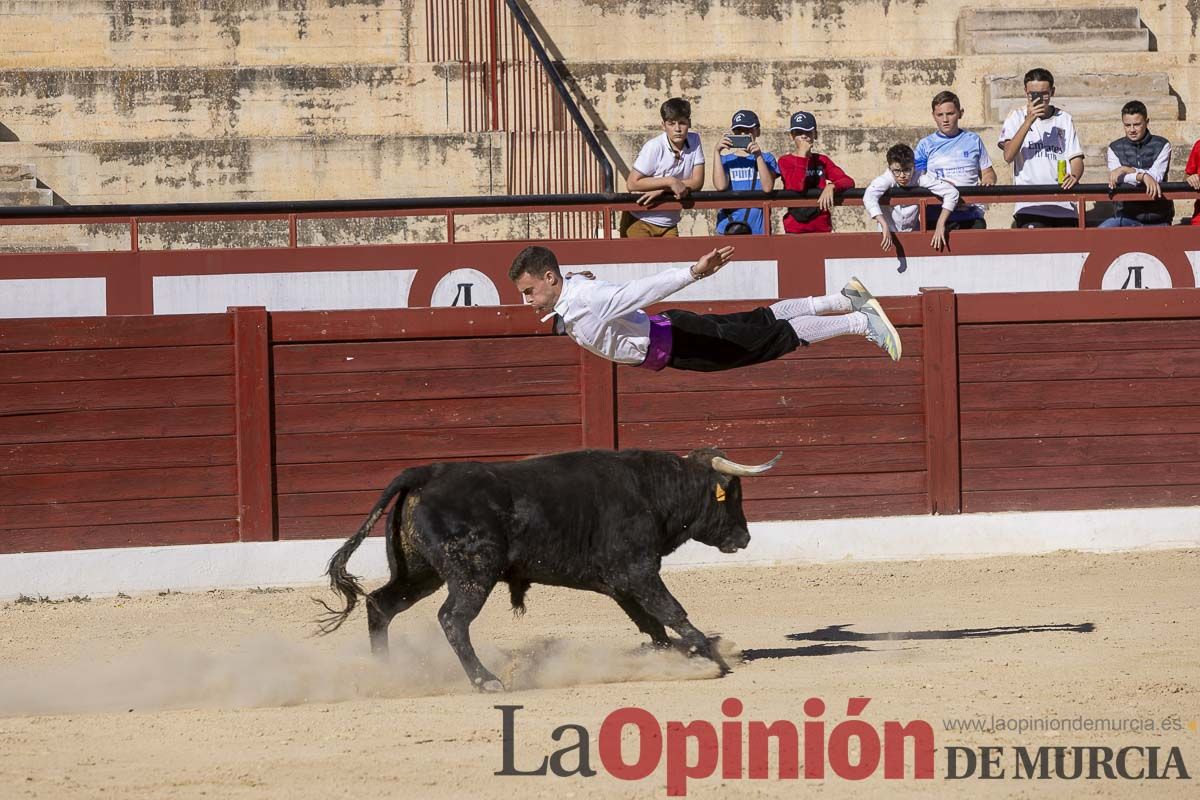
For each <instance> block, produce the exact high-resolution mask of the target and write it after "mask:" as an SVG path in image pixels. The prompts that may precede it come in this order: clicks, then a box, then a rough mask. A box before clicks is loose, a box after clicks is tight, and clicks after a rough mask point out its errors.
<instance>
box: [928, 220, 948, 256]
mask: <svg viewBox="0 0 1200 800" xmlns="http://www.w3.org/2000/svg"><path fill="white" fill-rule="evenodd" d="M929 245H930V247H932V248H933V249H934V250H939V251H940V250H944V249H945V247H946V223H945V222H943V221H942V220H940V219H939V220H938V223H937V227H936V228H934V230H933V238H932V239H931V240H930V241H929Z"/></svg>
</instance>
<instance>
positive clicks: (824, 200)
mask: <svg viewBox="0 0 1200 800" xmlns="http://www.w3.org/2000/svg"><path fill="white" fill-rule="evenodd" d="M817 208H819V209H821V210H822V211H831V210H833V184H832V183H826V184H825V188H824V189H822V190H821V196H820V197H819V198H817Z"/></svg>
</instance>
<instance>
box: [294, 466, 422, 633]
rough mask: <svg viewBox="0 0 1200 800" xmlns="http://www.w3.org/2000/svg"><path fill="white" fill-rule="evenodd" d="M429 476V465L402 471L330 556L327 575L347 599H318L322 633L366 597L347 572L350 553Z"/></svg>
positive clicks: (337, 625) (339, 622)
mask: <svg viewBox="0 0 1200 800" xmlns="http://www.w3.org/2000/svg"><path fill="white" fill-rule="evenodd" d="M428 477H429V471H428V468H427V467H418V468H415V469H406V470H404V472H401V473H400V474H399V475H398V476H396V479H395V480H393V481H392V482H391V483H390V484H388V487H387V488H386V489H384V490H383V495H382V496H381V497H380V498H379V502H377V503H376V504H375V507H374V508H372V509H371V513H369V514H368V515H367V519H366V521H364V522H363V524H362V526H361V527H360V528H359V529H358V531H357V532H356V533H355V534H354V535H353V536H351V537H350V538H349V539H347V540H346V543H345V544H343V545H342V546H341V547H339V548H338V551H337V552H336V553H334V554H333V558H331V559H329V568H328V569H326V570H325V574H326V575H328V576H329V588H331V589H333V591H334V592H335V593H337V594H340V595H341V596H342V599H343V600H344V601H345V607H344V608H340V609H338V608H334V607H332V606H330V605H329V604H328V603H326V602H325V601H324V600H317V601H316V602H317V603H319V604H320V605H321V606H323V607H324V608H325V611H326V612H328V613H326V614H323V615H321V616H320V617H318V618H317V628H318V633H319V634H320V635H322V636H323V635H325V634H327V633H333V632H334V631H336V630H337V629H338V628H340V627H342V623H343V622H345V621H346V618H347V617H349V616H350V613H351V612H352V611H354V609H355V607H356V606H357V605H358V598H359V597H364V596H366V594H367V593H366V590H364V589H363V587H362V584H361V583H359V582H358V578H356V577H355V576H353V575H351V574H350V573H349V572H347V571H346V564H347V563H348V562H349V561H350V556H352V555H354V551H355V550H357V549H358V546H359V545H360V544H362V542H363V539H366V538H367V534H369V533H370V532H371V528H373V527H375V523H376V522H378V521H379V518H380V517H381V516H383V513H384V512H385V511H386V510H387V507H388V505H390V504H391V502H392V500H393V499H394V498H397V497H399V501H398V503H397V504H398V505H403V503H404V497H405V495H407V494H408V492H409V490H411V489H415V488H418V487H420V486H422V485H424V483H425V481H426V480H427V479H428Z"/></svg>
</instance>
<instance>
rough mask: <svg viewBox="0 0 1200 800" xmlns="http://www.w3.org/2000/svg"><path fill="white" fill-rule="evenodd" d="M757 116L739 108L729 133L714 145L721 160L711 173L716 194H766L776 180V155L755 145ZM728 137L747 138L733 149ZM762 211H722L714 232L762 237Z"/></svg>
mask: <svg viewBox="0 0 1200 800" xmlns="http://www.w3.org/2000/svg"><path fill="white" fill-rule="evenodd" d="M760 132H761V129H760V128H759V125H758V115H757V114H755V113H754V112H753V111H749V110H747V109H742V110H741V111H739V112H737V113H736V114H734V115H733V120H732V121H731V122H730V123H729V133H727V134H725V135H724V136H722V137H721V141H720V142H718V143H717V155H718V156H719V157H720V159H721V161H720V164H719V165H718V168H717V169H716V170H714V171H713V188H714V189H716V190H717V191H718V192H725V191H732V192H754V191H759V192H769V191H771V190H772V189H773V188H775V179H776V178H778V177H779V162H777V161H776V160H775V156H774V155H772V154H771V153H768V152H765V151H764V150H762V148H760V147H759V146H758V135H759V133H760ZM730 136H749V137H750V144H749V145H747V146H746V147H745V149H735V148H734V147H733V143H732V142H731V141H730V139H729V137H730ZM762 232H763V213H762V209H761V208H735V209H729V208H723V209H721V210H720V211H718V212H717V233H719V234H722V235H736V234H743V235H744V234H761V233H762Z"/></svg>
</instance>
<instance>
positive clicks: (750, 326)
mask: <svg viewBox="0 0 1200 800" xmlns="http://www.w3.org/2000/svg"><path fill="white" fill-rule="evenodd" d="M732 255H733V248H732V247H722V248H720V249H717V250H713V251H711V252H709V253H707V254H705V255H704V256H703V257H702V258H701V259H700V260H699V261H697V262H696V263H695V264H693V265H692V266H690V267H679V268H677V269H667V270H663V271H662V272H657V273H655V274H653V275H650V276H647V277H645V278H639V279H638V280H634V281H630V282H629V283H625V284H616V283H608V282H607V281H601V280H589V279H588V278H586V277H580V276H572V275H568V276H567V277H566V278H564V277H563V275H562V272H561V271H560V270H559V267H558V259H557V258H556V257H555V255H554V253H553V252H551V251H550V250H548V249H547V248H545V247H536V246H535V247H526V248H525V249H524V250H522V251H521V252H520V253H518V254H517V257H516V259H514V260H513V263H512V267H511V268H510V269H509V271H508V277H509V278H510V279H511V280H512V281H513V283H515V284H516V286H517V290H518V291H520V292H521V296H522V297H523V298H524V299H525V302H526V303H527V304H528V305H531V306H533V308H534V310H535V311H537V312H538V313H540V314H544V315H545V316H544V317H543V320H546V319H550V318H551V317H552V316H556V315H557V317H558V320H556V323H555V325H556V328H557V329H558V330H559V331H560V332H563V333H566V334H567V335H568V336H570V337H571V338H572V339H574V340H575V342H576V343H577V344H579V345H580V346H581V347H583V348H585V349H586V350H589V351H591V352H593V353H595V354H596V355H598V356H602V357H603V358H607V359H608V360H609V361H615V362H617V363H618V364H629V365H631V366H636V367H644V368H646V369H652V370H660V369H662V368H664V367H674V368H675V369H686V370H693V371H696V372H716V371H718V370H724V369H734V368H736V367H747V366H750V365H751V364H761V363H762V362H764V361H771V360H773V359H776V358H779V357H780V356H782V355H786V354H787V353H790V352H792V351H793V350H795V349H796V348H797V347H799V346H801V345H808V344H812V343H815V342H821V341H824V340H826V339H832V338H833V337H835V336H845V335H848V334H857V335H859V336H865V337H866V338H867V339H868V340H869V341H872V342H874V343H875V344H877V345H879V346H880V347H882V348H883V349H884V350H885V351H887V354H888V355H889V356H891V358H892V360H893V361H899V360H900V349H901V346H900V335H899V334H898V333H897V332H896V328H895V327H894V326H893V325H892V323H891V321H890V320H889V319H888V318H887V315H886V314H885V313H884V312H883V308H882V307H881V306H880V305H879V301H878V300H876V299H875V298H874V297H872V296H871V293H870V292H868V291H867V289H866V287H865V286H863V285H862V283H861V282H860V281H859V280H858V278H851V279H850V282H849V283H847V284H846V286H845V287H844V288H843V289H842V291H841V294H830V295H825V296H824V297H800V298H797V299H794V300H780V301H779V302H777V303H772V304H771V305H769V306H762V307H760V308H756V309H754V310H753V311H744V312H740V313H736V314H696V313H693V312H691V311H683V310H680V309H671V310H668V311H664V312H663V313H662V314H653V315H651V314H647V313H646V312H645V311H643V310H642V309H643V308H644V307H645V306H648V305H652V304H654V303H657V302H659V301H660V300H663V299H665V298H667V297H669V296H670V295H672V294H674V293H675V292H678V291H679V290H680V289H683V288H684V287H686V286H690V285H691V284H693V283H695V282H696V281H698V280H701V279H702V278H707V277H708V276H709V275H713V274H715V273H716V272H718V271H719V270H720V269H721V268H722V267H724V266H725V265H726V264H728V263H729V259H730V257H731V256H732Z"/></svg>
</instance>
